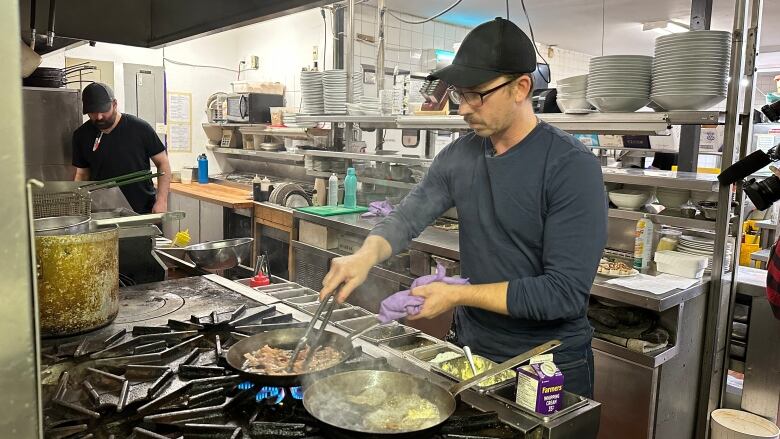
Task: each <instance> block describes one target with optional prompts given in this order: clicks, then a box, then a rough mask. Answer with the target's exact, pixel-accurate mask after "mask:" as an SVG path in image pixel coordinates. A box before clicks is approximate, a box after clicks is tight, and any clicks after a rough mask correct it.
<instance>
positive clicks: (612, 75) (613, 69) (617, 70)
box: [587, 55, 653, 113]
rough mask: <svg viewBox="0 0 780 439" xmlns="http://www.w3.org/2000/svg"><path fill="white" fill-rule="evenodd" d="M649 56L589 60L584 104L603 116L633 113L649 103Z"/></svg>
mask: <svg viewBox="0 0 780 439" xmlns="http://www.w3.org/2000/svg"><path fill="white" fill-rule="evenodd" d="M652 66H653V57H652V56H642V55H608V56H597V57H595V58H593V59H591V60H590V72H589V73H588V87H587V99H588V102H590V103H591V104H593V106H594V107H596V108H598V109H599V111H601V112H605V113H614V112H633V111H636V110H639V109H640V108H642V107H644V106H645V105H647V104H648V103H649V102H650V78H651V72H652Z"/></svg>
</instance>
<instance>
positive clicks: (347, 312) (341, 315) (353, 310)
mask: <svg viewBox="0 0 780 439" xmlns="http://www.w3.org/2000/svg"><path fill="white" fill-rule="evenodd" d="M365 316H371V313H370V312H368V311H366V310H365V309H363V308H361V307H359V306H351V307H349V308H344V309H337V310H335V311H333V314H331V316H330V321H331V322H340V321H342V320H351V319H356V318H358V317H365ZM323 317H324V316H323ZM372 318H373V316H372Z"/></svg>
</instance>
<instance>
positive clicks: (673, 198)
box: [655, 187, 691, 209]
mask: <svg viewBox="0 0 780 439" xmlns="http://www.w3.org/2000/svg"><path fill="white" fill-rule="evenodd" d="M655 196H656V197H657V198H658V202H659V203H661V204H662V205H663V206H664V207H666V208H667V209H679V208H680V207H682V206H683V205H684V204H686V203H688V200H689V199H690V198H691V191H689V190H687V189H674V188H666V187H659V188H658V189H656V191H655Z"/></svg>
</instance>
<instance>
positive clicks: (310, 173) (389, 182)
mask: <svg viewBox="0 0 780 439" xmlns="http://www.w3.org/2000/svg"><path fill="white" fill-rule="evenodd" d="M331 174H332V172H321V171H311V170H308V169H307V170H306V175H308V176H311V177H315V178H328V177H330V175H331ZM336 175H337V176H339V178H341V179H343V178H344V176H345V174H342V173H338V172H337V173H336ZM358 181H360V182H362V183H369V184H375V185H377V186H384V187H394V188H397V189H407V190H411V189H412V188H414V187H415V186H417V183H405V182H402V181H393V180H382V179H381V178H369V177H361V176H358Z"/></svg>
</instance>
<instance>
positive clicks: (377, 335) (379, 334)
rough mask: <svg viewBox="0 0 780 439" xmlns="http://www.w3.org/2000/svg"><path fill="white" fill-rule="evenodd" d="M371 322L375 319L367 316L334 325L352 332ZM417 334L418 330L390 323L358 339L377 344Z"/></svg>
mask: <svg viewBox="0 0 780 439" xmlns="http://www.w3.org/2000/svg"><path fill="white" fill-rule="evenodd" d="M361 309H362V308H361ZM334 314H335V312H334ZM373 322H376V317H374V316H373V315H371V314H369V315H367V316H364V317H360V318H356V319H350V320H344V321H341V322H338V323H336V326H338V327H339V328H341V329H343V330H345V331H350V332H354V331H358V330H361V329H364V328H366V327H368V325H370V324H371V323H373ZM418 332H419V331H418V330H416V329H414V328H409V327H407V326H404V325H401V324H399V323H398V322H390V323H387V324H385V325H382V326H379V327H378V328H375V329H372V330H370V331H368V332H366V333H365V334H363V335H361V336H360V338H362V339H365V340H368V341H370V342H372V343H377V344H378V343H382V342H386V341H388V340H392V339H395V338H398V337H401V336H404V335H409V334H416V333H418Z"/></svg>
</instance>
